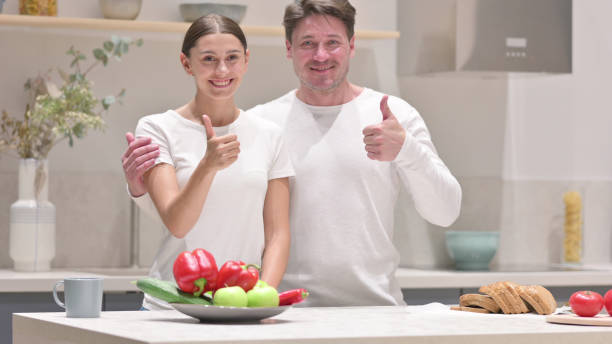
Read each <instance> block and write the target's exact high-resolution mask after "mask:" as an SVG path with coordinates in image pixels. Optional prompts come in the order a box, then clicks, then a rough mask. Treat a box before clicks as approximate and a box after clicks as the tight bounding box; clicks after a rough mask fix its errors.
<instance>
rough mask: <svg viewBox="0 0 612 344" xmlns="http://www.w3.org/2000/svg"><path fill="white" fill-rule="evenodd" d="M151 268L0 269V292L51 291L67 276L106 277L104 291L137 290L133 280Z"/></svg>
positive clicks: (145, 273)
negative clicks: (26, 270) (29, 270)
mask: <svg viewBox="0 0 612 344" xmlns="http://www.w3.org/2000/svg"><path fill="white" fill-rule="evenodd" d="M148 272H149V269H148V268H147V269H144V268H143V269H140V268H139V269H132V268H82V269H80V268H79V269H67V270H51V271H46V272H19V271H14V270H0V292H3V293H15V292H51V290H53V285H55V282H57V281H60V280H62V279H64V278H66V277H90V276H99V277H103V278H104V282H103V283H104V291H108V292H123V291H137V290H139V289H138V288H136V285H134V284H132V283H131V282H132V281H136V280H137V279H139V278H141V277H143V276H146V275H147V274H148Z"/></svg>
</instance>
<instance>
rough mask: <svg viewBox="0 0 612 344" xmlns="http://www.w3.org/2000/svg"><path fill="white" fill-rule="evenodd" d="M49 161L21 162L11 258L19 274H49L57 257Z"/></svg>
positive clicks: (12, 231) (11, 234)
mask: <svg viewBox="0 0 612 344" xmlns="http://www.w3.org/2000/svg"><path fill="white" fill-rule="evenodd" d="M48 185H49V174H48V163H47V160H37V159H21V160H20V161H19V196H18V197H19V199H18V200H17V201H16V202H15V203H13V204H12V205H11V211H10V234H9V239H10V243H9V255H10V257H11V259H13V263H14V268H15V270H17V271H48V270H50V269H51V260H52V259H53V257H54V256H55V206H54V205H53V204H51V202H49V200H48V199H47V197H48Z"/></svg>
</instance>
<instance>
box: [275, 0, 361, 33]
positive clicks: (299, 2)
mask: <svg viewBox="0 0 612 344" xmlns="http://www.w3.org/2000/svg"><path fill="white" fill-rule="evenodd" d="M355 13H356V11H355V7H353V5H351V4H350V3H349V2H348V0H296V1H295V2H294V3H292V4H290V5H288V6H287V7H286V8H285V17H284V18H283V26H284V27H285V38H286V39H287V40H288V41H289V42H291V35H292V34H293V30H295V28H296V26H297V25H298V24H299V23H300V21H301V20H302V19H304V18H306V17H309V16H311V15H315V14H320V15H326V16H332V17H336V18H338V19H340V20H341V21H342V23H344V27H345V28H346V35H347V37H348V39H349V40H350V39H351V38H353V34H354V33H355Z"/></svg>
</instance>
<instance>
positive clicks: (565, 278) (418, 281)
mask: <svg viewBox="0 0 612 344" xmlns="http://www.w3.org/2000/svg"><path fill="white" fill-rule="evenodd" d="M585 268H588V269H589V270H568V271H529V272H516V271H511V272H500V271H455V270H424V269H408V268H400V269H398V271H397V273H396V276H397V278H398V282H399V285H400V286H401V288H402V289H430V288H434V289H435V288H478V287H480V286H482V285H485V284H489V283H492V282H496V281H501V280H511V281H514V282H516V283H519V284H543V285H546V286H547V287H557V286H560V287H561V286H562V287H572V286H612V266H610V265H602V266H590V267H589V266H587V267H585ZM147 273H148V269H147V268H138V269H132V268H80V269H70V270H52V271H49V272H16V271H13V270H6V269H5V270H0V292H49V291H51V290H52V289H53V285H54V284H55V282H57V281H59V280H61V279H63V278H65V277H68V276H101V277H103V278H104V290H105V291H111V292H113V291H117V292H119V291H137V290H138V289H137V288H136V286H135V285H133V284H132V283H130V282H132V281H135V280H137V279H139V278H142V277H144V276H146V275H147Z"/></svg>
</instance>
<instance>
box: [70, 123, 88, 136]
mask: <svg viewBox="0 0 612 344" xmlns="http://www.w3.org/2000/svg"><path fill="white" fill-rule="evenodd" d="M83 129H84V127H83V123H77V124H75V125H74V127H72V132H73V133H74V135H75V136H76V137H78V138H82V137H83V134H84V132H85V131H84V130H83Z"/></svg>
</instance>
